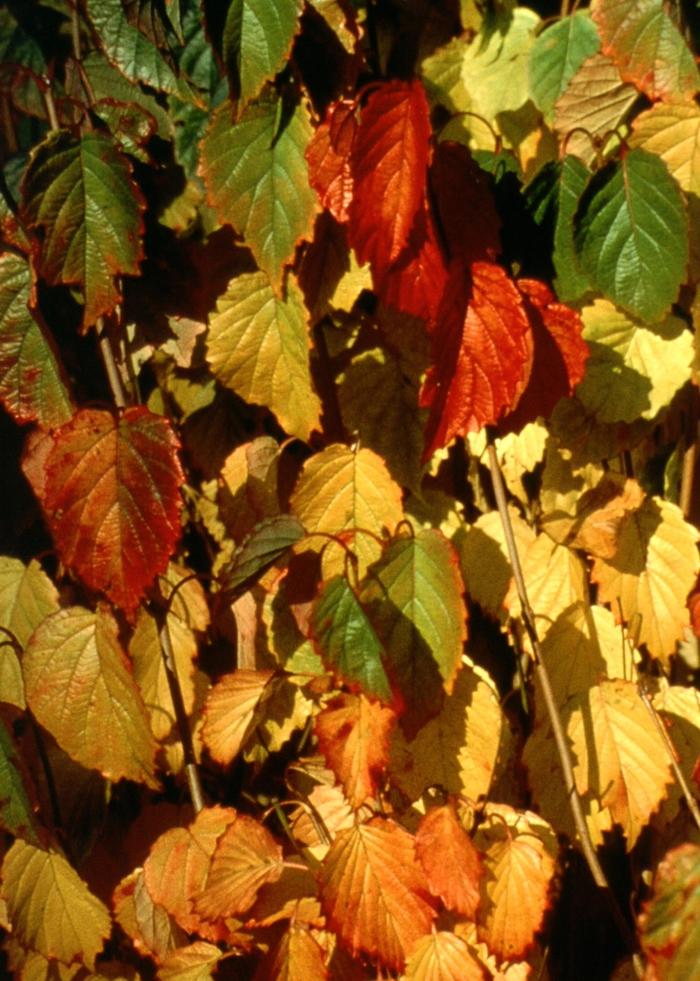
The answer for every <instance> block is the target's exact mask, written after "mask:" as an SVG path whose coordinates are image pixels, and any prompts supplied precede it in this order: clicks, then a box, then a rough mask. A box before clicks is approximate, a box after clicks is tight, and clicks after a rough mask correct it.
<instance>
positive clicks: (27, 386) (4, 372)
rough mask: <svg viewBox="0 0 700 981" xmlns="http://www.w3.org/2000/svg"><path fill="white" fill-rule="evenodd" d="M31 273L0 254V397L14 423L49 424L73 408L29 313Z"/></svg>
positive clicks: (51, 351) (50, 347)
mask: <svg viewBox="0 0 700 981" xmlns="http://www.w3.org/2000/svg"><path fill="white" fill-rule="evenodd" d="M31 292H32V290H31V272H30V269H29V264H28V263H27V262H26V260H25V259H23V258H21V257H20V256H17V255H14V254H13V253H10V252H8V253H6V254H5V255H1V256H0V399H2V401H3V403H4V405H5V407H6V409H7V410H8V412H10V413H12V415H13V416H14V417H15V419H16V420H17V421H18V422H31V421H32V420H34V419H36V420H37V422H39V423H40V425H42V426H45V427H46V428H50V427H51V426H60V425H61V423H64V422H67V420H68V419H70V417H71V415H72V412H73V408H72V405H71V397H70V392H69V389H68V385H67V383H66V380H65V379H64V376H63V370H62V368H61V366H60V364H59V361H58V358H57V354H56V351H55V347H54V344H53V342H52V340H51V338H50V336H49V334H48V331H47V328H46V326H45V325H44V324H43V321H42V320H41V316H40V314H39V313H38V311H36V310H34V311H31V310H30V309H29V305H30V302H31Z"/></svg>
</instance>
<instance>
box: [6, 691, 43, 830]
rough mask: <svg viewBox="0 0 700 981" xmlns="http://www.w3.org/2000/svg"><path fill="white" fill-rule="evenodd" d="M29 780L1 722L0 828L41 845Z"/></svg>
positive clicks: (10, 738)
mask: <svg viewBox="0 0 700 981" xmlns="http://www.w3.org/2000/svg"><path fill="white" fill-rule="evenodd" d="M3 700H4V699H3ZM27 776H28V775H27V774H26V772H25V769H24V767H23V765H22V763H21V761H20V757H19V756H18V753H17V750H16V748H15V746H14V743H13V741H12V737H11V736H10V733H9V732H8V730H7V727H6V726H5V723H4V722H3V721H2V720H0V827H2V828H3V829H4V830H5V831H8V832H9V833H10V834H11V835H14V836H15V837H16V838H23V839H24V840H25V841H27V842H29V843H30V844H32V845H38V844H39V843H40V834H41V832H40V830H39V826H38V824H37V821H36V818H35V816H34V811H33V809H32V804H31V800H30V796H29V791H28V789H27V785H26V783H25V781H26V779H27Z"/></svg>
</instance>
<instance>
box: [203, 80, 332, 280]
mask: <svg viewBox="0 0 700 981" xmlns="http://www.w3.org/2000/svg"><path fill="white" fill-rule="evenodd" d="M310 137H311V124H310V122H309V119H308V115H307V112H306V110H305V109H304V107H303V106H297V107H296V108H295V109H294V111H293V112H288V111H287V110H286V108H284V109H283V107H282V105H281V103H280V102H279V100H277V99H275V98H272V97H268V98H264V99H261V100H260V101H259V102H257V103H251V104H250V105H249V106H248V107H247V109H246V110H245V112H244V113H243V115H242V116H241V118H240V119H239V120H238V121H237V122H236V123H233V121H232V119H231V106H230V103H228V104H227V103H224V104H223V105H222V106H221V107H220V108H219V109H218V110H217V112H216V113H215V114H214V115H213V116H212V119H211V123H210V126H209V129H208V130H207V134H206V136H205V138H204V142H203V143H202V163H201V169H202V174H203V177H204V181H205V183H206V185H207V191H208V195H209V200H210V202H211V204H212V205H213V207H214V208H215V210H216V213H217V216H218V218H219V220H220V221H221V222H228V223H229V224H231V225H233V227H234V228H235V229H236V231H237V232H239V233H240V234H241V235H242V236H243V238H244V239H245V243H246V245H248V246H249V247H250V249H251V251H252V253H253V255H254V256H255V258H256V261H257V263H258V265H259V266H260V268H261V269H262V271H263V272H264V273H266V274H267V276H268V278H269V280H270V283H271V285H272V286H273V288H274V289H275V290H276V291H277V292H278V293H279V292H281V290H280V287H281V281H282V276H283V269H284V267H285V266H286V265H287V264H288V263H289V262H291V261H292V258H293V255H294V249H295V248H296V246H297V244H298V243H299V242H300V241H301V240H302V239H310V238H311V237H312V232H313V221H314V216H315V213H316V195H315V194H314V192H313V190H312V188H311V186H310V185H309V177H308V167H307V163H306V160H305V159H304V151H305V149H306V146H307V144H308V142H309V139H310Z"/></svg>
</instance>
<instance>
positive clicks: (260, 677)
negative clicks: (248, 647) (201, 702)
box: [202, 669, 274, 765]
mask: <svg viewBox="0 0 700 981" xmlns="http://www.w3.org/2000/svg"><path fill="white" fill-rule="evenodd" d="M273 677H274V672H273V671H247V670H241V669H239V670H238V671H234V672H233V673H232V674H226V675H224V676H223V677H222V678H220V679H219V681H217V683H216V684H215V685H214V686H213V687H212V688H211V689H210V691H209V694H208V695H207V700H206V703H205V706H204V710H203V714H204V723H203V725H202V739H203V741H204V744H205V745H206V747H207V749H208V750H209V752H210V754H211V757H212V759H214V760H216V762H217V763H222V764H224V765H226V764H227V763H230V762H231V761H232V760H233V759H235V757H236V756H237V755H238V753H239V752H240V750H241V748H242V747H243V745H244V744H245V742H246V740H247V739H248V737H249V736H250V734H251V732H252V730H253V728H254V726H255V723H256V721H257V720H258V719H259V717H260V713H261V710H262V708H263V706H264V704H265V702H266V701H267V699H268V698H269V697H270V694H271V692H272V688H271V681H272V679H273Z"/></svg>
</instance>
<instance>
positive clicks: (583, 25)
mask: <svg viewBox="0 0 700 981" xmlns="http://www.w3.org/2000/svg"><path fill="white" fill-rule="evenodd" d="M599 48H600V38H599V37H598V32H597V31H596V29H595V24H594V23H593V22H592V21H591V19H590V17H589V16H588V15H587V14H586V13H585V12H584V11H581V10H579V11H576V13H574V14H571V15H570V16H568V17H562V18H561V20H559V21H556V22H555V23H554V24H553V25H552V26H550V27H548V28H547V29H545V30H544V31H542V33H541V34H538V36H537V38H536V39H535V41H534V43H533V45H532V47H531V48H530V60H529V74H530V93H531V95H532V100H533V102H534V103H535V105H536V106H537V108H538V109H539V110H540V111H541V112H542V114H543V115H544V117H545V119H547V120H548V121H549V120H551V118H552V115H553V111H554V106H555V104H556V102H557V99H558V98H559V96H560V95H562V93H563V92H565V91H566V87H567V85H568V84H569V82H570V81H571V79H572V78H573V76H574V75H575V74H576V72H577V71H578V70H579V68H580V67H581V65H582V64H583V62H584V61H585V60H586V59H587V58H589V57H590V56H591V55H594V54H597V52H598V49H599Z"/></svg>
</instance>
